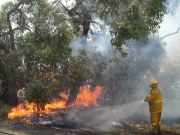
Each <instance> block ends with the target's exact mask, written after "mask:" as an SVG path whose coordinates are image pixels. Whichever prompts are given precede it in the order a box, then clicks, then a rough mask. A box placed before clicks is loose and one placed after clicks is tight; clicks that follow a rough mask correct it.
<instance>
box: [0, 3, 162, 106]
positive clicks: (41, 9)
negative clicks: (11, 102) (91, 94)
mask: <svg viewBox="0 0 180 135" xmlns="http://www.w3.org/2000/svg"><path fill="white" fill-rule="evenodd" d="M19 2H21V1H20V0H17V1H15V2H8V3H6V4H4V5H3V6H2V8H1V10H0V29H1V31H0V47H1V46H2V47H1V48H0V56H2V57H1V59H0V69H1V68H2V72H3V73H0V81H1V82H5V79H4V78H3V75H5V76H6V77H7V78H6V79H7V80H6V81H7V82H6V85H7V86H6V87H5V86H3V85H0V89H1V91H2V90H3V91H6V92H7V91H9V87H10V86H11V87H13V88H15V90H18V89H21V88H23V87H25V90H26V91H25V92H26V98H27V99H28V100H29V101H34V102H36V103H38V104H45V103H47V102H49V100H50V99H52V98H53V97H56V96H57V93H58V92H59V91H60V90H63V89H64V88H65V89H70V88H72V87H71V85H72V84H73V83H77V84H82V83H84V82H85V81H86V80H88V79H92V78H96V79H94V80H97V81H99V82H100V80H102V76H101V74H102V72H103V71H104V69H105V68H106V65H107V64H108V62H113V61H115V59H114V58H112V59H111V60H110V61H108V59H107V58H106V57H103V56H102V55H100V54H96V53H88V52H86V51H84V50H80V51H79V53H78V54H77V55H73V54H72V49H71V47H70V43H71V41H72V39H73V38H74V37H76V36H78V34H79V33H80V29H81V28H83V30H85V28H87V26H86V25H87V24H90V23H91V24H94V25H99V24H98V23H96V22H94V20H93V19H92V18H93V17H92V14H91V13H92V12H94V13H95V14H96V16H97V17H98V18H100V19H101V20H102V21H104V22H105V23H106V25H107V26H108V28H109V29H108V30H110V31H109V32H110V33H111V36H112V44H113V46H115V47H116V48H117V49H118V50H119V51H120V52H121V54H122V55H123V56H124V57H125V56H127V53H125V52H124V51H123V49H122V46H123V45H130V42H129V41H131V40H138V41H145V40H146V39H147V37H148V35H150V34H151V33H153V32H156V31H157V30H158V28H159V24H160V23H161V21H162V18H163V15H164V14H165V5H164V3H165V0H146V1H142V0H128V1H127V0H96V1H94V0H85V1H84V2H83V3H81V1H80V2H77V3H74V5H73V6H72V5H63V4H62V3H60V1H56V2H54V3H48V1H47V0H27V1H26V2H25V3H22V4H21V5H20V6H19V7H16V6H17V5H18V4H17V3H19ZM85 3H87V4H86V6H85ZM66 6H67V7H66ZM12 9H14V10H12ZM9 11H13V13H11V14H10V23H9V22H8V21H7V13H8V12H9ZM87 22H88V23H87ZM10 24H11V25H12V24H13V30H12V31H10V30H11V29H10ZM83 24H86V25H83ZM99 27H100V28H101V26H100V25H99ZM101 30H102V31H103V29H101ZM87 31H89V29H87ZM92 31H93V30H92ZM102 31H100V32H102ZM12 33H13V36H12V35H11V34H12ZM92 33H93V32H92ZM10 37H11V38H10ZM12 39H13V40H14V44H15V49H12V48H11V40H12ZM1 42H2V43H3V44H2V45H1ZM1 51H2V52H3V54H2V55H1ZM97 78H98V79H97ZM67 85H69V86H67ZM1 87H3V88H1Z"/></svg>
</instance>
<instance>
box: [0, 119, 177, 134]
mask: <svg viewBox="0 0 180 135" xmlns="http://www.w3.org/2000/svg"><path fill="white" fill-rule="evenodd" d="M121 123H122V124H121V126H115V127H114V129H113V130H112V131H108V132H100V131H88V130H82V129H77V128H76V129H71V128H64V127H63V128H62V127H53V126H43V125H28V124H23V123H21V122H18V121H10V120H7V119H6V118H2V119H0V135H151V132H150V125H149V123H147V122H142V121H133V120H124V121H122V122H121ZM162 135H180V127H179V126H174V127H170V126H167V125H164V131H163V133H162Z"/></svg>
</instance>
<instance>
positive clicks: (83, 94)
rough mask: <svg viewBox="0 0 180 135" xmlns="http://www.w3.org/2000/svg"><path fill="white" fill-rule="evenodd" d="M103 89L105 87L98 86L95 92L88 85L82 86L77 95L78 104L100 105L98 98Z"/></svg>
mask: <svg viewBox="0 0 180 135" xmlns="http://www.w3.org/2000/svg"><path fill="white" fill-rule="evenodd" d="M102 90H103V87H101V86H96V87H95V89H94V91H93V92H91V91H90V88H88V87H85V86H82V87H80V93H79V94H78V96H77V99H76V104H78V105H80V106H83V107H88V106H90V105H94V106H96V107H98V106H99V104H98V102H97V99H98V97H99V96H100V95H101V93H102Z"/></svg>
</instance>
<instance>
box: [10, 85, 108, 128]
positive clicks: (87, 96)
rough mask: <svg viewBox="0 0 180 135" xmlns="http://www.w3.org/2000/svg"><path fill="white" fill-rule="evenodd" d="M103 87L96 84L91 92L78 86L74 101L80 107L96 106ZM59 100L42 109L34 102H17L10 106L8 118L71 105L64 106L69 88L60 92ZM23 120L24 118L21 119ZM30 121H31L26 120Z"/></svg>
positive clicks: (54, 110) (39, 113)
mask: <svg viewBox="0 0 180 135" xmlns="http://www.w3.org/2000/svg"><path fill="white" fill-rule="evenodd" d="M103 89H104V87H102V86H96V87H95V89H94V90H93V92H91V91H90V88H88V87H86V86H81V87H80V92H79V94H78V95H77V98H76V103H74V104H77V105H79V106H82V107H88V106H92V105H93V106H96V107H98V106H99V104H98V102H97V99H98V98H99V96H100V95H101V93H102V91H103ZM60 96H61V100H54V101H53V102H52V103H48V104H46V105H45V108H44V110H41V109H39V108H38V105H37V104H35V103H29V102H28V101H25V103H24V104H22V103H21V104H19V105H18V106H17V107H14V108H12V110H11V112H10V113H9V114H8V118H9V119H15V118H17V117H22V116H31V115H33V114H38V115H40V116H41V115H43V114H55V113H56V110H57V109H67V108H69V107H72V106H66V102H67V100H68V97H69V90H68V91H64V92H61V93H60ZM23 121H24V120H23ZM26 123H29V124H30V123H31V122H26Z"/></svg>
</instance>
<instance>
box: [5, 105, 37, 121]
mask: <svg viewBox="0 0 180 135" xmlns="http://www.w3.org/2000/svg"><path fill="white" fill-rule="evenodd" d="M34 113H38V106H37V105H36V104H35V103H29V102H27V101H25V103H24V104H23V103H21V104H19V105H18V106H17V107H14V108H12V110H11V112H10V113H9V114H8V118H9V119H14V118H16V117H21V116H30V115H32V114H34Z"/></svg>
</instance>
